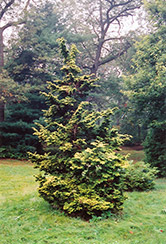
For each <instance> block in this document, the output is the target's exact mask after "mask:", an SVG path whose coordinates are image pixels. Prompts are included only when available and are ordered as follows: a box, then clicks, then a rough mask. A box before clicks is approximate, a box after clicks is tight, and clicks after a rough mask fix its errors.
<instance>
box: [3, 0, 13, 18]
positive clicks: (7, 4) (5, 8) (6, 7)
mask: <svg viewBox="0 0 166 244" xmlns="http://www.w3.org/2000/svg"><path fill="white" fill-rule="evenodd" d="M14 2H15V0H10V1H9V2H8V3H7V2H6V1H5V4H6V5H5V7H4V8H3V9H2V10H1V12H0V19H2V17H3V15H4V14H5V13H6V11H7V10H8V9H9V8H10V6H11V5H12V4H13V3H14Z"/></svg>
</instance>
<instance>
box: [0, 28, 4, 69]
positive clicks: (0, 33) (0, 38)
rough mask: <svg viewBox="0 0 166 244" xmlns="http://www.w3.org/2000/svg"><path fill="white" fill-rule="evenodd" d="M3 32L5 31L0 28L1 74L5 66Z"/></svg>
mask: <svg viewBox="0 0 166 244" xmlns="http://www.w3.org/2000/svg"><path fill="white" fill-rule="evenodd" d="M3 31H4V29H3V28H2V27H1V28H0V72H1V71H2V68H3V66H4V52H3V47H4V45H3Z"/></svg>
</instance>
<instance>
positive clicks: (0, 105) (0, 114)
mask: <svg viewBox="0 0 166 244" xmlns="http://www.w3.org/2000/svg"><path fill="white" fill-rule="evenodd" d="M3 30H4V29H3V28H0V73H1V72H2V68H3V66H4V53H3ZM4 110H5V104H4V101H2V98H1V94H0V122H3V121H4Z"/></svg>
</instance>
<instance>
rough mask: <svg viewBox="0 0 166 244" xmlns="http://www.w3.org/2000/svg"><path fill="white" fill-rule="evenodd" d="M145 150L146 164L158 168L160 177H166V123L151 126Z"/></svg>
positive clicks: (154, 123)
mask: <svg viewBox="0 0 166 244" xmlns="http://www.w3.org/2000/svg"><path fill="white" fill-rule="evenodd" d="M144 150H145V156H146V162H148V163H150V164H151V165H152V166H153V167H157V169H158V176H159V177H166V121H162V122H158V121H154V122H153V123H151V124H150V126H149V130H148V135H147V137H146V139H145V142H144Z"/></svg>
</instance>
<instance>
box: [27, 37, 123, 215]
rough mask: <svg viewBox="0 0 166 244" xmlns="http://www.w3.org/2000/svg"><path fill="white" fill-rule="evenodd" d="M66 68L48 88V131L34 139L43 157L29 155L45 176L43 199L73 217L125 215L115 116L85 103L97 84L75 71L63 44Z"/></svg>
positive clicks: (41, 190)
mask: <svg viewBox="0 0 166 244" xmlns="http://www.w3.org/2000/svg"><path fill="white" fill-rule="evenodd" d="M59 42H60V48H61V54H62V55H63V57H64V65H63V67H62V68H61V71H62V73H63V76H62V80H56V81H54V82H48V91H49V92H48V93H45V94H44V95H45V96H46V98H47V101H48V105H49V109H48V110H47V111H45V121H46V123H47V125H46V126H43V125H40V124H39V125H38V126H39V129H38V130H36V129H35V134H36V135H37V136H38V137H39V139H40V140H41V141H42V143H43V146H44V148H45V153H44V154H37V153H34V154H32V153H31V154H30V158H31V161H32V162H33V163H34V164H35V167H36V168H39V170H40V171H41V173H40V174H39V175H37V176H36V180H37V181H38V182H39V188H38V190H39V194H40V196H41V197H43V198H44V199H45V200H46V201H48V202H49V203H50V204H51V205H53V206H54V207H57V208H59V209H61V210H63V211H64V212H66V213H68V214H69V215H72V216H78V215H79V216H82V217H83V218H89V217H90V216H92V215H97V216H99V215H101V214H102V213H104V212H107V211H110V212H111V213H115V212H119V211H121V210H122V204H123V202H124V199H125V197H124V195H123V191H122V188H123V187H122V174H123V169H122V165H123V164H124V163H125V159H124V158H123V157H122V156H120V155H119V154H118V153H117V150H118V148H119V146H120V145H121V144H122V142H123V141H124V138H125V137H124V136H122V135H119V134H118V132H117V130H116V129H115V128H110V125H109V124H110V116H111V114H112V110H110V109H108V110H106V111H102V112H98V111H95V109H94V108H93V106H92V105H91V103H90V102H89V101H88V99H87V97H88V96H87V95H88V92H89V91H90V90H91V89H93V88H94V87H95V86H96V85H95V84H94V83H95V81H96V79H93V77H92V76H90V75H82V74H81V69H80V68H79V67H78V66H77V65H76V53H77V52H78V51H77V49H76V47H75V46H74V45H72V46H71V48H70V49H67V47H66V44H65V41H64V39H59Z"/></svg>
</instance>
